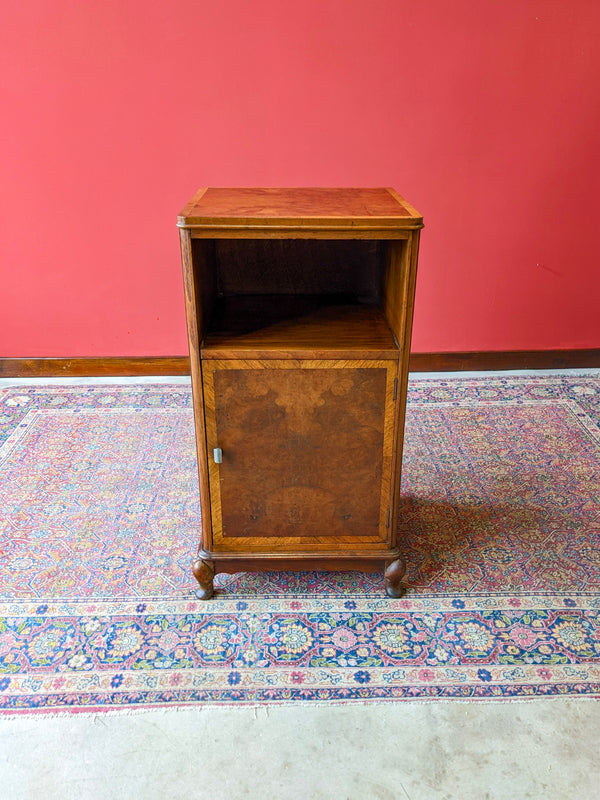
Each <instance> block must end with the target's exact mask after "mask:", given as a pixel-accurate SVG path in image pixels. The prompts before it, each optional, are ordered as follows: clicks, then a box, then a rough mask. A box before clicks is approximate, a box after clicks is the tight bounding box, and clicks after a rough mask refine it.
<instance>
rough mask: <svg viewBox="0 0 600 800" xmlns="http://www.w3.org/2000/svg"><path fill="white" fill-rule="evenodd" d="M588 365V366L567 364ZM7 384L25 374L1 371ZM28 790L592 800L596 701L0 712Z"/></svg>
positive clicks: (0, 730) (86, 797)
mask: <svg viewBox="0 0 600 800" xmlns="http://www.w3.org/2000/svg"><path fill="white" fill-rule="evenodd" d="M590 372H595V374H599V373H598V371H593V370H578V371H570V372H569V373H568V374H588V373H590ZM479 374H481V373H479ZM487 374H488V375H490V374H491V373H487ZM503 374H506V373H503ZM513 374H514V373H513ZM519 374H522V373H519ZM537 374H539V373H537ZM552 374H556V373H552ZM419 377H428V378H430V377H433V376H430V375H427V376H425V375H421V376H415V379H418V378H419ZM435 377H440V378H447V377H449V374H448V373H445V374H443V375H442V374H439V373H437V374H436V376H435ZM461 377H467V375H466V374H465V373H461ZM151 380H152V381H155V380H156V379H151ZM159 380H160V379H159ZM138 381H139V379H135V380H134V381H133V382H138ZM36 382H37V383H39V382H40V381H36ZM56 382H57V383H67V382H68V381H66V380H62V379H61V380H60V381H56ZM70 382H71V383H75V382H78V383H90V382H92V381H91V380H90V379H82V380H79V381H70ZM94 382H101V381H94ZM103 382H105V383H115V382H122V381H114V380H105V381H103ZM164 382H168V383H171V382H187V379H181V380H177V379H172V378H168V379H164ZM15 383H25V381H12V380H0V386H6V385H10V384H13V385H14V384H15ZM37 797H43V798H45V799H46V800H55V798H56V800H104V798H111V800H112V799H113V798H118V799H119V800H128V798H136V800H137V798H142V797H143V798H144V800H155V798H156V800H159V798H160V799H161V800H162V798H169V800H179V798H181V799H182V800H183V798H186V799H187V798H215V800H221V798H223V800H237V798H261V799H262V798H290V799H291V800H295V798H306V800H313V799H314V800H320V799H321V798H323V800H325V799H328V798H336V800H338V799H340V800H355V798H356V799H357V800H358V798H361V799H362V800H370V799H371V798H374V799H375V800H388V798H389V800H396V799H397V800H406V799H408V800H450V799H452V800H454V799H455V798H456V800H471V799H473V800H509V799H510V800H525V798H534V800H538V799H539V800H542V799H545V798H552V800H562V799H563V798H577V800H596V799H597V798H600V704H599V703H598V702H597V701H595V700H590V699H533V700H529V701H524V702H514V703H513V702H499V703H496V702H489V703H487V702H478V703H461V702H448V703H440V702H434V703H415V702H408V703H398V704H395V705H391V704H383V705H367V706H363V705H346V706H325V707H307V706H297V705H296V706H293V705H292V706H287V707H286V706H279V707H270V708H269V709H268V713H267V710H266V709H265V708H257V709H252V708H235V709H228V708H209V709H204V710H201V711H198V710H184V711H179V712H176V711H166V712H163V711H151V712H147V713H143V714H136V715H133V716H127V715H115V716H110V715H103V716H98V717H96V718H95V719H94V718H89V717H77V716H70V717H61V718H55V719H52V718H43V719H42V718H33V717H23V718H15V719H1V718H0V800H29V799H30V798H37Z"/></svg>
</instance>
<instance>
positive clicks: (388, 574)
mask: <svg viewBox="0 0 600 800" xmlns="http://www.w3.org/2000/svg"><path fill="white" fill-rule="evenodd" d="M405 572H406V562H405V560H404V559H403V558H397V559H396V560H395V561H392V563H391V564H388V565H387V567H386V570H385V592H386V594H387V595H388V597H402V596H403V595H404V593H405V592H406V586H404V585H403V584H402V583H401V580H402V578H403V577H404V573H405Z"/></svg>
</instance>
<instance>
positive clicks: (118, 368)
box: [0, 356, 190, 378]
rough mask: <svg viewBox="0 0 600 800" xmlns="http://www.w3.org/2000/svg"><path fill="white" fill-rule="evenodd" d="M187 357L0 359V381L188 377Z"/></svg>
mask: <svg viewBox="0 0 600 800" xmlns="http://www.w3.org/2000/svg"><path fill="white" fill-rule="evenodd" d="M189 374H190V360H189V358H188V357H187V356H151V357H148V358H139V357H130V358H127V357H124V358H0V378H78V377H81V378H93V377H125V376H135V375H140V376H141V375H189Z"/></svg>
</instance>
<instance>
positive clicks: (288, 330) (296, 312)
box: [192, 239, 407, 349]
mask: <svg viewBox="0 0 600 800" xmlns="http://www.w3.org/2000/svg"><path fill="white" fill-rule="evenodd" d="M406 245H407V243H406V241H405V240H391V241H384V240H364V239H335V240H329V239H193V240H192V253H193V262H194V276H195V283H196V287H197V295H198V297H199V300H200V304H201V311H200V314H199V322H200V325H199V328H200V331H199V332H200V340H201V343H202V346H203V347H204V348H209V349H210V348H211V347H217V348H218V349H223V348H226V347H227V346H231V347H232V348H235V347H236V346H238V345H239V344H240V342H245V341H246V342H247V341H250V340H251V341H252V342H253V344H255V345H256V346H258V345H259V344H261V343H262V344H264V345H265V346H269V342H274V341H275V340H276V341H277V344H278V346H285V343H286V341H287V340H289V342H290V343H291V342H293V343H294V344H295V345H296V346H298V343H299V342H302V339H303V337H304V339H305V340H306V346H307V347H308V346H312V347H314V346H318V345H319V344H320V343H321V342H322V343H323V344H331V342H332V341H333V342H334V345H335V339H336V337H338V339H339V338H340V337H341V339H345V340H348V341H351V340H352V339H353V337H355V336H356V337H357V344H358V342H359V341H360V339H362V340H365V337H366V341H364V344H365V346H369V344H371V345H372V346H374V347H375V346H378V347H383V346H386V347H387V348H388V349H389V348H397V346H398V339H399V330H398V327H399V321H398V320H397V319H396V318H395V317H397V316H398V314H397V309H393V308H389V307H388V301H387V297H388V296H391V295H393V294H394V292H395V288H396V285H397V282H398V281H400V280H401V278H402V274H403V272H404V270H405V267H406V264H405V261H406ZM369 336H371V337H372V341H371V342H369V341H368V339H369ZM273 337H275V339H274V338H273ZM358 337H360V339H359V338H358Z"/></svg>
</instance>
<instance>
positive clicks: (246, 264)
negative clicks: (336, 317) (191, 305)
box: [215, 239, 386, 302]
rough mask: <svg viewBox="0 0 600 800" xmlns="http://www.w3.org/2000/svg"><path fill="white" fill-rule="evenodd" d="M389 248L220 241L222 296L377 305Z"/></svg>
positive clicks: (354, 242) (359, 244) (317, 242)
mask: <svg viewBox="0 0 600 800" xmlns="http://www.w3.org/2000/svg"><path fill="white" fill-rule="evenodd" d="M385 247H386V243H385V242H377V241H369V240H366V241H361V240H353V239H352V240H343V239H342V240H327V239H318V240H307V239H247V240H239V239H217V240H215V255H216V267H217V288H218V292H219V294H220V295H236V294H291V295H294V294H315V295H316V294H338V295H352V296H355V297H356V298H357V299H359V300H361V301H363V302H378V301H379V298H380V295H381V282H382V276H383V271H384V262H385V253H384V250H385Z"/></svg>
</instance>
